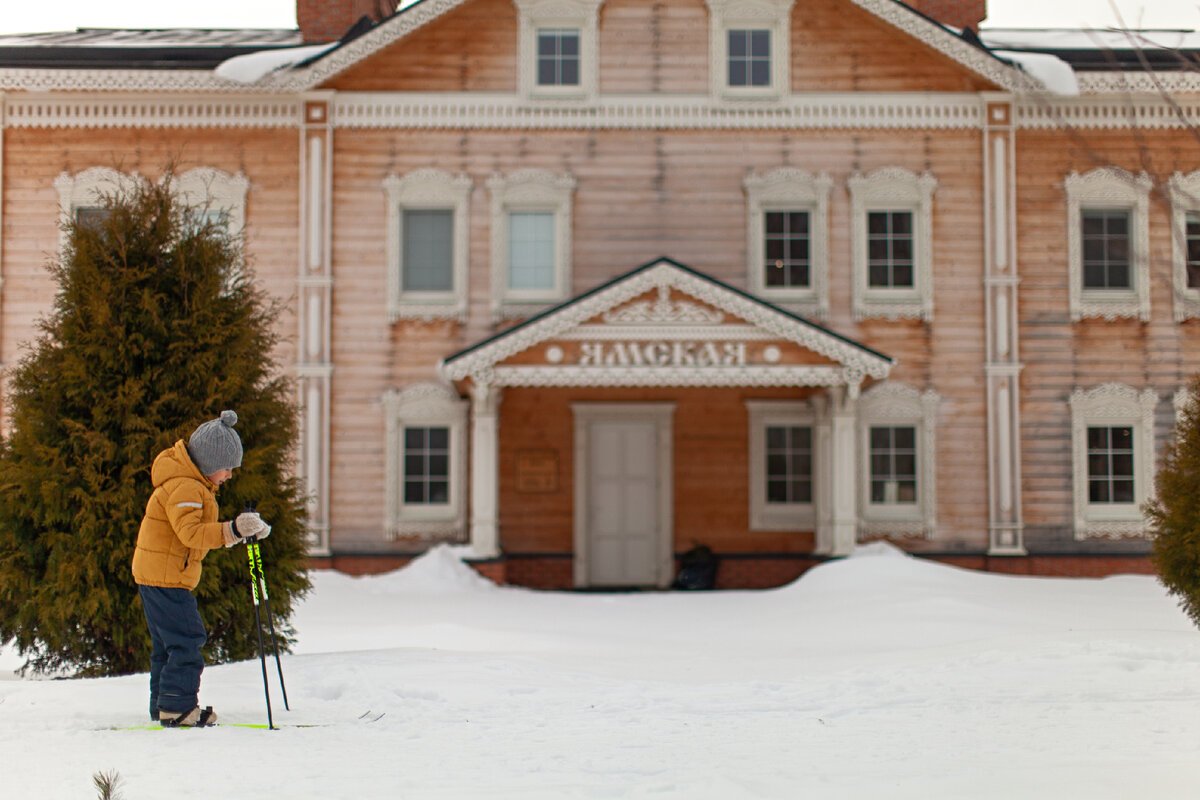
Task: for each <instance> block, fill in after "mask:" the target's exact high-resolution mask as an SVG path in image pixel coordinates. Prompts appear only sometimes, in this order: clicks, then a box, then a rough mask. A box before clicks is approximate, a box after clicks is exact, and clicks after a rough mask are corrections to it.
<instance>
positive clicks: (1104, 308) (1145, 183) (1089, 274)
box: [1064, 167, 1151, 321]
mask: <svg viewBox="0 0 1200 800" xmlns="http://www.w3.org/2000/svg"><path fill="white" fill-rule="evenodd" d="M1150 185H1151V182H1150V179H1149V177H1147V176H1146V175H1142V176H1140V177H1137V176H1134V175H1132V174H1130V173H1128V172H1125V171H1124V170H1120V169H1115V168H1111V167H1102V168H1100V169H1094V170H1092V171H1091V172H1088V173H1086V174H1084V175H1079V174H1077V173H1071V175H1069V176H1068V177H1067V179H1066V181H1065V182H1064V186H1065V188H1066V192H1067V261H1068V266H1069V269H1070V291H1069V304H1070V312H1071V319H1072V320H1073V321H1079V320H1081V319H1085V318H1087V317H1103V318H1104V319H1115V318H1117V317H1135V318H1140V319H1142V320H1149V318H1150V291H1149V283H1150V273H1149V264H1148V258H1147V256H1148V253H1149V227H1148V224H1147V215H1148V213H1149V202H1150Z"/></svg>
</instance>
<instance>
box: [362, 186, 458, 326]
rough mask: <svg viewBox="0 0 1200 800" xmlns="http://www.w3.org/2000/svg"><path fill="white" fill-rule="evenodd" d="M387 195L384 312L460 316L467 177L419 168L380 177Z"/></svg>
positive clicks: (405, 315)
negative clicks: (401, 173) (385, 299)
mask: <svg viewBox="0 0 1200 800" xmlns="http://www.w3.org/2000/svg"><path fill="white" fill-rule="evenodd" d="M383 188H384V195H385V197H386V198H387V209H388V230H387V259H388V296H387V305H388V316H389V317H390V318H391V319H392V320H393V321H395V320H397V319H400V318H418V319H433V318H450V319H463V318H465V316H466V313H467V263H468V262H467V241H468V230H469V228H468V217H467V215H468V208H469V205H470V203H469V201H470V195H471V179H470V178H469V177H467V176H466V175H459V176H457V177H455V176H453V175H451V174H449V173H448V172H443V171H442V170H438V169H419V170H416V171H414V172H410V173H408V174H406V175H404V176H403V177H399V176H396V175H389V176H388V177H387V178H385V179H384V181H383Z"/></svg>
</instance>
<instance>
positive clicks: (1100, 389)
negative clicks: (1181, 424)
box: [1068, 383, 1158, 540]
mask: <svg viewBox="0 0 1200 800" xmlns="http://www.w3.org/2000/svg"><path fill="white" fill-rule="evenodd" d="M1068 403H1069V405H1070V407H1071V471H1072V476H1073V483H1074V527H1075V539H1076V540H1084V539H1094V538H1111V539H1119V538H1125V537H1130V536H1133V537H1144V536H1146V535H1147V531H1148V527H1147V525H1148V523H1147V520H1146V518H1145V517H1144V516H1143V515H1142V506H1143V505H1144V504H1145V503H1146V502H1147V501H1148V500H1149V499H1150V492H1151V489H1152V488H1153V483H1154V459H1155V442H1154V413H1155V409H1156V408H1157V406H1158V394H1157V393H1156V392H1155V391H1154V390H1153V389H1143V390H1141V391H1138V390H1137V389H1135V388H1133V387H1132V386H1127V385H1125V384H1120V383H1106V384H1103V385H1101V386H1097V387H1095V388H1093V389H1086V390H1085V389H1076V390H1075V391H1074V392H1072V393H1071V397H1070V398H1069V400H1068ZM1126 425H1127V426H1130V427H1132V428H1133V497H1134V502H1132V503H1091V502H1089V500H1088V461H1087V429H1088V428H1089V427H1091V426H1105V427H1116V426H1126Z"/></svg>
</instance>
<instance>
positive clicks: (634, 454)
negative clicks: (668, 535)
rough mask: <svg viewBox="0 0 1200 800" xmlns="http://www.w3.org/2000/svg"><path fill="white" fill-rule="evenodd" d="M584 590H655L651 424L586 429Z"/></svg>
mask: <svg viewBox="0 0 1200 800" xmlns="http://www.w3.org/2000/svg"><path fill="white" fill-rule="evenodd" d="M588 439H589V441H588V462H589V463H588V465H587V480H588V492H587V494H588V508H587V535H588V584H589V585H591V586H653V585H655V584H656V583H657V582H658V577H659V576H658V572H659V569H658V567H659V564H658V561H659V557H658V551H659V549H660V547H659V544H660V541H661V538H660V537H661V535H662V532H661V531H660V530H659V527H660V523H661V519H662V515H661V514H660V509H659V498H660V493H659V467H660V465H659V463H658V457H657V455H658V430H657V426H656V423H655V421H654V420H653V419H649V420H647V419H628V420H594V421H592V422H591V423H590V425H589V426H588Z"/></svg>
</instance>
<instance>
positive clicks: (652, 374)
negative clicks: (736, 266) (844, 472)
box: [480, 366, 862, 387]
mask: <svg viewBox="0 0 1200 800" xmlns="http://www.w3.org/2000/svg"><path fill="white" fill-rule="evenodd" d="M480 377H482V378H483V379H484V380H485V381H486V382H488V383H490V384H492V385H494V386H522V387H541V386H704V387H713V386H721V387H725V386H780V387H784V386H844V385H846V384H847V383H857V382H858V381H859V380H861V378H862V375H861V373H859V372H857V371H856V370H853V369H843V368H840V367H824V366H788V367H765V366H744V367H738V368H729V367H656V368H653V369H650V368H646V367H578V366H562V367H526V366H520V367H495V368H493V369H491V370H488V371H486V372H485V373H483V374H482V375H481V376H480Z"/></svg>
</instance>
